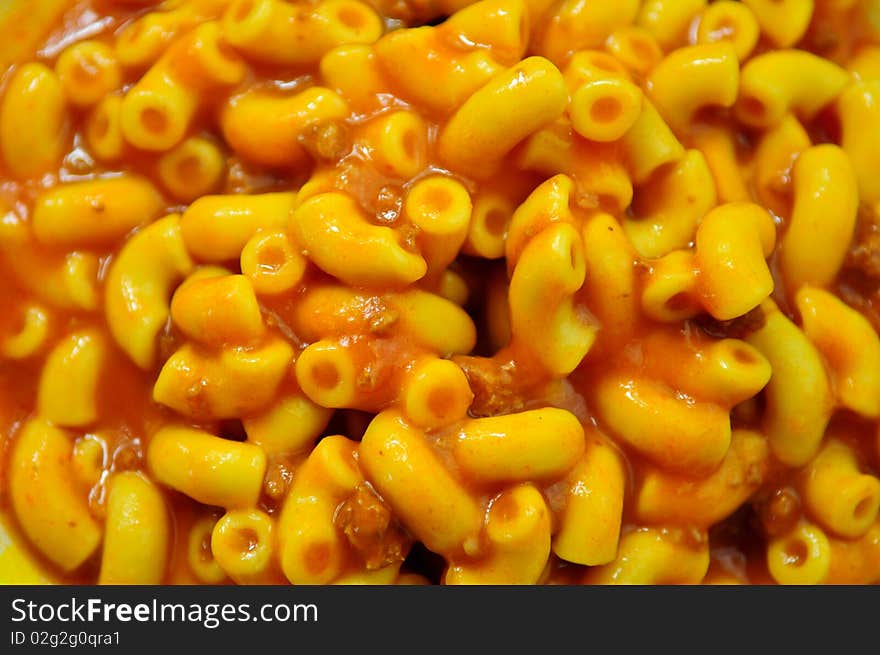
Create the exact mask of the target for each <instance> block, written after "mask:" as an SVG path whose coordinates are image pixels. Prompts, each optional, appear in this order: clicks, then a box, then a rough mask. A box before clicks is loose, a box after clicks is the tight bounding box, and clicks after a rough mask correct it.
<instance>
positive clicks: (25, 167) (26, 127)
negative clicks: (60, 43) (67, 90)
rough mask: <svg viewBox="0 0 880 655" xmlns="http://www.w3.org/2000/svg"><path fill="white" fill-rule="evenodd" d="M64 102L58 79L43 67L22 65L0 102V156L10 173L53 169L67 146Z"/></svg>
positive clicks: (25, 174)
mask: <svg viewBox="0 0 880 655" xmlns="http://www.w3.org/2000/svg"><path fill="white" fill-rule="evenodd" d="M66 108H67V101H66V98H65V95H64V88H63V86H62V84H61V80H60V79H58V75H56V74H55V73H54V72H53V71H52V70H51V69H49V68H46V66H44V65H43V64H37V63H30V64H25V65H24V66H22V67H21V68H19V69H18V70H17V71H15V74H14V75H13V76H12V77H11V79H10V80H9V82H8V83H7V85H6V89H5V91H4V94H3V100H2V102H0V153H2V155H3V161H4V162H5V163H6V165H7V166H8V167H9V168H10V170H11V171H12V172H13V173H15V174H16V175H19V176H21V177H34V176H37V175H40V174H42V173H45V172H47V171H48V170H49V169H50V168H52V167H54V166H57V165H58V163H59V162H60V160H61V157H62V154H63V150H64V148H65V147H66V145H67V138H68V136H67V134H68V127H67V126H68V123H67V116H66V114H65V111H66Z"/></svg>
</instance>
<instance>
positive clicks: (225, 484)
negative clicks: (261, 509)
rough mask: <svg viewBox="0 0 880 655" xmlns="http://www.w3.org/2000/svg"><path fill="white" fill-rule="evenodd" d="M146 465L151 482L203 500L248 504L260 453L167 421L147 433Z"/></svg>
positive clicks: (262, 466) (259, 478)
mask: <svg viewBox="0 0 880 655" xmlns="http://www.w3.org/2000/svg"><path fill="white" fill-rule="evenodd" d="M147 467H148V470H149V471H150V474H151V475H152V476H153V477H154V478H155V479H156V480H157V481H159V482H161V483H162V484H164V485H166V486H169V487H171V488H172V489H176V490H177V491H180V492H181V493H184V494H186V495H188V496H190V497H191V498H194V499H195V500H198V501H199V502H200V503H204V504H205V505H218V506H220V507H226V508H238V507H253V506H254V505H255V504H256V502H257V499H258V498H259V495H260V490H261V488H262V486H263V473H264V472H265V470H266V455H265V453H264V452H263V450H262V449H261V448H260V447H259V446H255V445H253V444H249V443H240V442H237V441H231V440H229V439H223V438H222V437H216V436H214V435H213V434H209V433H208V432H204V431H202V430H195V429H192V428H185V427H175V426H169V427H164V428H162V429H161V430H159V431H158V432H156V434H154V435H153V436H152V437H151V438H150V443H149V445H148V447H147Z"/></svg>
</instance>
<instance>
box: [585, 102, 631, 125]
mask: <svg viewBox="0 0 880 655" xmlns="http://www.w3.org/2000/svg"><path fill="white" fill-rule="evenodd" d="M622 109H623V108H622V107H621V104H620V100H618V99H617V98H615V97H613V96H604V97H602V98H599V99H598V100H596V102H594V103H593V105H592V106H591V107H590V117H591V118H592V119H593V120H594V121H596V122H597V123H611V122H613V121H615V120H617V119H618V118H619V117H620V112H621V111H622Z"/></svg>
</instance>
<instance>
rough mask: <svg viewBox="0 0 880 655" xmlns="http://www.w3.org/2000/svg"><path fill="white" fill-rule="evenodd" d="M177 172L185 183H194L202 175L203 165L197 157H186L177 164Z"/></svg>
mask: <svg viewBox="0 0 880 655" xmlns="http://www.w3.org/2000/svg"><path fill="white" fill-rule="evenodd" d="M177 174H178V176H180V179H181V181H183V182H184V183H189V184H192V183H194V182H196V181H198V180H199V179H200V178H201V176H202V165H201V162H200V161H199V159H198V158H197V157H184V158H183V159H181V160H180V162H179V163H178V164H177Z"/></svg>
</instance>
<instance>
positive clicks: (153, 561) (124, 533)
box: [98, 471, 171, 585]
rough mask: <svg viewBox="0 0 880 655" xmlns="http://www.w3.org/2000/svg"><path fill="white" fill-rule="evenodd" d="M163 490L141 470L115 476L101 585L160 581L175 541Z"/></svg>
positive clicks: (112, 485) (111, 482) (108, 504)
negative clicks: (172, 543)
mask: <svg viewBox="0 0 880 655" xmlns="http://www.w3.org/2000/svg"><path fill="white" fill-rule="evenodd" d="M170 518H171V517H170V515H169V513H168V508H167V507H166V505H165V498H164V496H163V495H162V492H161V491H160V490H159V489H158V488H157V487H156V486H155V485H154V484H153V483H152V482H150V480H149V479H148V478H147V477H146V476H144V475H143V474H141V473H137V472H134V471H125V472H123V473H119V474H117V475H116V476H114V477H113V478H112V479H111V481H110V485H109V491H108V495H107V526H106V529H105V535H104V548H103V554H102V557H101V572H100V574H99V576H98V584H129V585H130V584H160V583H161V582H162V580H163V578H164V577H165V566H166V564H167V562H168V549H169V546H170V544H171V529H170V526H171V524H170Z"/></svg>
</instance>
